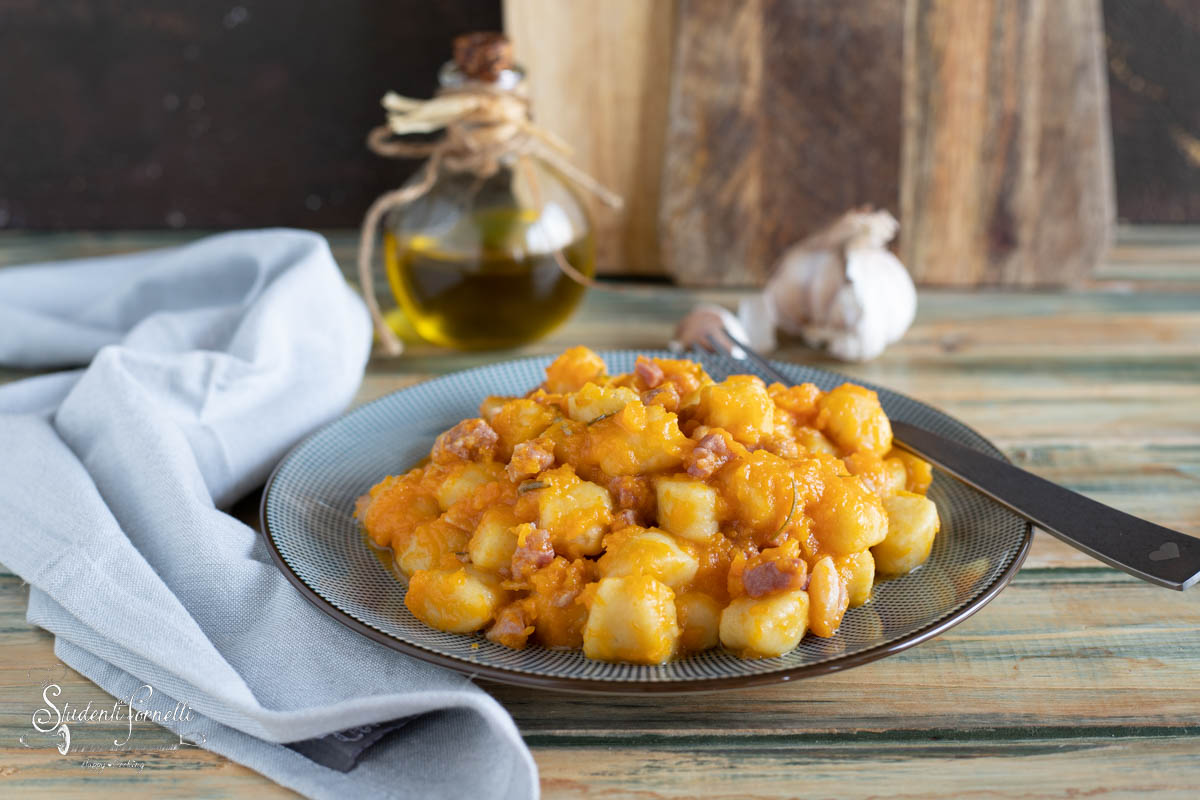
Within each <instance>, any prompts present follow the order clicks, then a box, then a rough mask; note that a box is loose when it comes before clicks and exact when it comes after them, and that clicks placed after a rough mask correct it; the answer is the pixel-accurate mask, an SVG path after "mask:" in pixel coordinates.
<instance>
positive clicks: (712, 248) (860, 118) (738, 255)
mask: <svg viewBox="0 0 1200 800" xmlns="http://www.w3.org/2000/svg"><path fill="white" fill-rule="evenodd" d="M903 18H904V4H903V3H902V2H897V0H849V1H848V2H840V3H824V2H796V1H795V0H792V1H791V2H789V1H788V0H748V1H747V2H739V3H730V2H727V0H679V2H678V12H677V16H676V25H675V53H674V61H673V68H672V84H671V93H670V103H669V116H668V120H667V134H666V150H665V154H664V158H663V177H662V196H661V201H660V205H659V241H660V247H661V253H662V258H663V262H664V264H665V266H666V267H667V270H668V271H669V272H670V273H671V274H672V275H673V276H674V277H675V278H676V279H677V280H678V281H679V282H680V283H684V284H689V285H717V284H723V285H744V284H748V283H758V282H761V281H762V280H763V279H764V278H765V276H766V274H767V271H768V269H769V267H770V266H771V265H772V264H773V263H774V261H775V259H776V258H778V256H779V254H780V253H782V252H783V250H784V249H786V248H787V247H788V245H790V244H792V243H793V242H795V241H797V240H799V239H801V238H803V237H804V236H805V235H806V234H808V233H810V232H812V231H813V230H815V229H817V228H819V227H820V226H821V225H822V224H823V223H825V222H828V221H829V220H830V219H832V218H833V217H835V216H837V215H839V214H841V213H842V212H843V211H845V210H846V209H848V208H850V207H852V206H855V205H859V204H864V203H872V204H875V205H877V206H879V207H882V208H888V209H891V210H892V211H893V213H895V212H896V210H897V209H896V205H897V200H898V197H899V181H900V130H901V127H900V102H901V96H902V90H901V72H902V70H901V67H902V63H903V62H902V57H901V45H902V42H903Z"/></svg>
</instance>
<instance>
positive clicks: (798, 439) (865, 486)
mask: <svg viewBox="0 0 1200 800" xmlns="http://www.w3.org/2000/svg"><path fill="white" fill-rule="evenodd" d="M774 366H775V367H776V368H777V369H778V370H779V372H780V373H782V374H783V375H785V376H786V377H787V378H788V379H789V384H787V385H784V384H780V383H773V384H768V383H766V382H764V381H762V380H761V379H759V378H758V377H756V376H753V375H748V374H745V369H746V367H745V365H743V364H739V363H736V362H732V361H727V360H723V359H722V358H720V357H718V356H705V357H704V359H703V361H702V362H699V361H691V360H688V359H684V358H678V357H676V356H673V355H671V354H668V353H664V352H644V353H643V352H633V351H616V352H605V353H595V352H592V351H591V350H589V349H587V348H585V347H575V348H571V349H569V350H567V351H566V352H564V353H562V354H560V355H558V356H557V357H553V358H534V359H523V360H518V361H509V362H504V363H498V364H493V365H489V366H484V367H479V368H476V369H472V370H465V371H462V372H457V373H454V374H450V375H446V376H443V377H440V378H437V379H434V380H431V381H428V382H426V383H423V384H420V385H418V386H414V387H411V388H408V389H404V390H401V391H398V392H395V393H393V394H391V395H388V396H386V397H383V398H381V399H379V400H376V401H374V402H373V403H370V404H367V405H365V406H362V407H360V408H357V409H355V410H354V411H352V412H350V413H349V414H347V415H345V416H344V417H342V418H340V419H338V420H336V421H334V422H333V423H331V424H329V425H327V426H326V427H324V428H322V429H321V430H319V431H317V432H316V433H314V434H313V435H312V436H310V437H309V438H308V439H306V440H305V441H303V442H302V443H301V444H299V445H298V446H297V447H296V448H295V449H293V450H292V452H291V453H289V454H288V455H287V456H286V457H285V458H284V459H283V460H282V461H281V462H280V464H279V466H278V467H277V468H276V470H275V472H274V474H273V475H272V477H271V479H270V480H269V481H268V484H267V488H266V490H265V491H264V493H263V501H262V509H261V513H262V523H263V531H264V536H265V537H266V540H267V543H268V546H269V549H270V551H271V553H272V556H273V558H274V559H275V561H276V563H277V564H278V566H279V567H280V569H281V570H282V571H283V573H284V574H285V575H286V576H287V577H288V579H289V580H290V581H291V582H292V583H293V584H294V585H295V586H296V588H297V589H298V590H299V591H300V592H301V593H302V594H303V595H304V596H305V597H306V598H307V599H308V600H310V601H311V602H313V603H314V604H315V605H317V607H319V608H320V609H322V610H323V611H325V612H326V613H328V614H330V615H331V616H333V617H334V618H335V619H338V620H339V621H340V622H342V623H344V624H345V625H347V626H349V627H350V628H352V629H354V630H356V631H358V632H359V633H362V634H363V635H366V636H368V637H370V638H372V639H374V640H376V641H378V642H381V643H383V644H386V645H388V646H390V647H392V648H394V649H396V650H397V651H399V652H401V653H404V654H406V655H409V656H413V657H416V658H420V659H423V660H426V661H430V662H433V663H436V664H439V665H442V666H445V667H449V668H452V669H456V670H459V671H462V672H465V673H468V674H471V675H478V676H483V677H487V678H491V679H495V680H500V681H505V682H509V683H517V684H525V685H534V686H539V687H544V688H553V689H558V690H564V691H584V692H617V693H640V692H691V691H711V690H716V689H724V688H735V687H741V686H747V685H754V684H761V683H770V682H776V681H786V680H793V679H797V678H801V677H808V676H812V675H818V674H822V673H826V672H830V671H834V670H839V669H845V668H848V667H852V666H856V665H859V664H863V663H866V662H868V661H872V660H875V659H877V658H881V657H884V656H887V655H891V654H894V653H898V652H900V651H902V650H904V649H906V648H908V647H912V646H914V645H916V644H919V643H920V642H922V641H925V640H927V639H929V638H931V637H933V636H936V635H937V634H939V633H941V632H942V631H944V630H946V629H947V628H949V627H951V626H953V625H955V624H956V623H958V622H960V621H962V620H963V619H965V618H966V617H968V616H969V615H971V614H972V613H974V612H975V611H977V610H978V609H979V608H981V607H982V606H983V605H985V604H986V603H987V602H988V601H989V600H990V599H991V598H992V597H994V596H995V595H996V594H997V593H998V592H999V591H1000V590H1001V589H1002V588H1003V587H1004V586H1005V585H1007V583H1008V582H1009V581H1010V580H1011V579H1012V577H1013V576H1014V575H1015V574H1016V572H1017V570H1018V569H1019V568H1020V565H1021V563H1022V562H1023V560H1024V558H1025V555H1026V553H1027V551H1028V549H1029V543H1030V540H1031V536H1032V531H1031V528H1030V526H1029V524H1028V523H1027V522H1025V521H1024V520H1023V519H1021V518H1019V517H1017V516H1016V515H1015V514H1013V513H1012V512H1010V511H1008V510H1007V509H1005V508H1003V507H1002V506H1000V505H998V504H996V503H995V502H993V501H991V500H990V499H988V498H987V497H985V496H983V495H981V494H979V493H977V492H975V491H973V490H971V489H969V488H967V487H966V486H964V485H962V484H959V483H958V482H956V481H954V480H952V479H949V478H948V477H946V476H943V475H939V474H937V473H935V472H934V471H933V470H931V469H930V466H929V465H928V464H927V463H925V462H923V461H921V460H920V459H918V458H916V457H914V456H911V455H909V454H907V453H905V452H903V451H901V450H898V449H894V448H893V447H892V435H891V428H890V420H891V419H903V420H906V421H909V422H913V423H915V424H918V425H921V426H923V427H925V428H928V429H930V430H933V431H936V432H938V433H941V434H943V435H945V436H948V437H950V438H952V439H955V440H957V441H959V442H962V443H963V444H966V445H969V446H971V447H974V448H977V449H979V450H981V451H983V452H985V453H989V454H992V455H999V451H998V450H997V449H996V448H995V447H994V446H993V445H992V444H991V443H989V442H988V441H987V440H986V439H984V438H983V437H982V436H980V435H979V434H978V433H976V432H975V431H973V430H971V429H970V428H968V427H967V426H965V425H963V424H962V423H960V422H958V421H957V420H955V419H953V418H952V417H949V416H948V415H946V414H944V413H942V412H940V411H937V410H936V409H934V408H931V407H930V406H927V405H924V404H922V403H920V402H918V401H915V400H912V399H910V398H907V397H905V396H903V395H900V394H897V393H894V392H890V391H887V390H886V389H883V388H880V387H875V386H870V385H865V384H862V385H860V384H858V383H855V382H852V381H850V380H849V379H847V378H845V377H843V376H840V375H837V374H836V373H832V372H827V371H823V370H818V369H812V368H809V367H804V366H799V365H795V364H786V363H775V364H774Z"/></svg>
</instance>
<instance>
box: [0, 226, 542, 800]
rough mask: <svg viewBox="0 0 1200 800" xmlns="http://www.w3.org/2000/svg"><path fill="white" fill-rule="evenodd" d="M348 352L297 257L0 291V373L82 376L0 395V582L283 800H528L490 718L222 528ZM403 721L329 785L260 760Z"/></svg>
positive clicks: (333, 388) (134, 271)
mask: <svg viewBox="0 0 1200 800" xmlns="http://www.w3.org/2000/svg"><path fill="white" fill-rule="evenodd" d="M369 346H370V326H369V324H368V320H367V316H366V314H365V312H364V310H363V307H362V303H361V301H360V300H359V299H358V298H357V297H356V296H354V294H353V293H352V292H351V290H350V289H349V288H348V287H347V286H346V285H345V283H344V281H343V280H342V277H341V275H340V273H339V272H338V269H337V266H336V265H335V263H334V261H333V258H332V257H331V255H330V253H329V248H328V247H327V245H326V243H325V241H324V240H323V239H322V238H321V237H319V236H317V235H315V234H311V233H304V232H299V231H284V230H278V231H258V232H246V233H234V234H226V235H222V236H216V237H212V238H209V239H205V240H202V241H200V242H198V243H196V244H193V245H189V246H187V247H182V248H177V249H171V250H163V251H157V252H150V253H143V254H139V255H134V256H118V257H110V258H99V259H88V260H86V261H78V262H67V263H60V264H46V265H40V266H32V267H15V268H10V269H3V270H0V364H7V365H16V366H24V367H38V368H51V367H58V368H61V367H66V366H75V365H79V364H88V366H87V367H86V368H84V369H74V370H69V371H64V372H58V373H52V374H49V375H43V376H39V377H34V378H29V379H26V380H23V381H19V382H16V383H13V384H9V385H7V386H4V387H0V562H3V563H4V564H5V565H7V566H8V567H9V568H10V569H11V570H12V571H14V572H15V573H17V574H18V575H20V576H21V577H22V578H23V579H24V580H25V581H27V582H28V583H29V584H30V587H31V588H30V597H29V620H30V621H31V622H33V623H34V624H36V625H39V626H40V627H42V628H45V629H46V630H48V631H51V632H52V633H54V634H55V637H56V641H55V652H56V654H57V655H58V656H59V658H61V659H62V660H63V661H64V662H66V663H67V664H69V665H70V666H71V667H73V668H75V669H76V670H78V671H80V672H81V673H83V674H84V675H86V676H88V677H89V678H91V679H92V680H94V681H95V682H96V683H97V684H99V685H100V686H101V687H103V688H104V689H105V690H106V691H108V692H110V693H111V694H112V695H114V696H115V697H120V698H124V697H127V696H129V695H130V694H132V693H134V692H135V691H136V690H137V688H138V687H139V686H141V685H143V684H146V685H149V686H151V687H153V694H152V695H151V697H150V700H149V702H148V703H147V704H146V707H148V708H150V709H161V710H162V713H166V712H167V711H169V710H170V709H171V708H172V707H173V706H174V705H175V704H176V702H177V701H182V702H186V703H188V704H189V705H190V707H191V708H193V709H195V712H193V719H192V720H190V721H187V722H168V723H167V727H170V728H171V729H172V730H176V731H179V732H181V733H183V734H184V735H185V736H186V737H187V738H188V739H190V740H192V741H197V742H203V746H204V747H207V748H208V749H210V750H213V751H215V752H218V753H221V754H223V755H225V756H228V757H229V758H231V759H233V760H234V761H237V762H239V763H242V764H245V765H246V766H249V767H251V768H252V769H255V770H257V771H259V772H261V773H263V774H264V775H267V776H268V777H270V778H271V779H273V780H275V781H277V782H279V783H280V784H283V785H284V786H288V787H290V788H292V789H295V790H297V791H299V792H302V793H304V794H306V795H310V796H313V797H330V798H334V797H337V798H343V797H349V796H381V797H385V796H386V797H419V798H434V797H446V798H462V797H503V798H527V797H533V796H536V794H537V769H536V767H535V766H534V763H533V759H532V757H531V755H530V753H529V751H528V749H527V748H526V747H525V745H524V743H523V742H522V740H521V738H520V735H519V734H518V732H517V729H516V727H515V725H514V724H513V722H512V719H511V718H510V717H509V716H508V714H507V713H506V712H505V711H504V709H503V708H502V707H501V706H500V705H499V704H498V703H497V702H496V701H495V700H494V699H492V698H491V697H490V696H488V695H487V694H486V693H484V692H483V691H481V690H480V689H478V688H477V687H475V686H474V685H473V684H472V683H470V681H468V680H466V679H465V678H463V677H461V676H459V675H457V674H455V673H453V672H449V671H446V670H442V669H439V668H437V667H433V666H430V665H427V664H425V663H423V662H420V661H416V660H414V659H410V658H407V657H404V656H402V655H399V654H397V653H395V652H393V651H391V650H388V649H387V648H384V647H382V646H381V645H378V644H375V643H374V642H371V641H368V640H366V639H365V638H363V637H361V636H358V635H357V634H355V633H353V632H351V631H349V630H347V629H346V628H344V627H343V626H341V625H339V624H338V623H337V622H335V621H333V620H332V619H329V618H328V617H326V616H325V615H324V614H322V613H321V612H319V611H318V610H316V609H315V608H313V607H312V606H311V605H309V603H307V602H306V601H305V600H303V599H302V598H301V597H300V596H299V594H298V593H297V592H296V591H295V589H293V588H292V587H291V586H290V585H289V584H288V583H287V581H286V580H285V579H284V578H283V577H282V576H281V575H280V574H279V572H278V570H277V569H276V568H275V566H274V565H273V564H272V563H271V560H270V557H269V556H268V555H267V553H266V551H265V548H264V546H263V544H262V542H261V540H260V538H259V536H258V535H257V534H256V533H255V532H254V531H253V530H252V529H250V528H248V527H247V526H246V525H244V524H242V523H241V522H239V521H237V520H236V519H234V518H233V517H231V516H229V515H228V514H226V513H224V512H223V511H222V510H221V509H222V508H225V507H227V506H228V505H229V504H230V503H232V502H233V501H234V500H235V499H237V498H238V497H240V496H241V495H243V494H245V493H246V492H247V491H248V490H250V489H252V488H253V487H254V486H256V485H258V484H260V483H261V482H262V481H263V480H264V478H265V477H266V475H267V473H268V471H269V470H270V468H271V466H272V465H273V464H274V463H275V462H276V461H277V460H278V459H279V458H280V457H281V456H282V455H283V454H284V453H285V452H286V450H287V449H288V448H289V447H290V446H291V445H292V444H294V443H295V442H296V441H297V439H299V438H300V437H301V436H303V435H304V434H305V433H307V432H308V431H309V430H311V429H312V428H313V427H315V426H317V425H319V424H320V423H323V422H325V421H327V420H329V419H331V418H332V417H334V416H335V415H337V414H338V413H339V412H340V411H341V410H342V409H343V408H344V407H345V406H346V404H347V403H348V402H349V401H350V399H351V398H352V397H353V395H354V392H355V390H356V388H357V386H358V383H359V381H360V379H361V377H362V370H363V366H364V363H365V361H366V358H367V355H368V350H369ZM406 717H417V718H415V719H411V720H410V721H409V722H408V723H407V724H405V725H403V726H399V729H398V730H396V731H395V732H393V733H390V734H389V735H388V736H386V737H384V738H383V739H382V740H381V741H380V742H379V743H377V744H375V745H374V746H373V747H371V748H370V749H369V750H367V751H366V753H365V754H364V755H363V756H362V758H361V760H360V761H359V763H358V764H357V766H355V767H354V768H353V769H352V770H350V771H348V772H341V771H338V770H337V769H331V768H329V767H326V766H322V765H321V764H319V763H317V762H315V761H313V760H312V759H310V758H307V757H305V756H304V755H302V754H301V753H300V752H297V751H296V750H294V749H291V748H289V747H287V746H284V745H283V744H280V743H281V742H295V741H298V740H304V739H310V738H313V737H321V736H325V735H326V734H330V733H331V732H334V731H342V730H345V729H348V728H354V727H357V726H366V725H370V724H372V723H379V722H386V721H390V720H397V719H400V718H406ZM77 735H78V734H77ZM301 749H303V748H301Z"/></svg>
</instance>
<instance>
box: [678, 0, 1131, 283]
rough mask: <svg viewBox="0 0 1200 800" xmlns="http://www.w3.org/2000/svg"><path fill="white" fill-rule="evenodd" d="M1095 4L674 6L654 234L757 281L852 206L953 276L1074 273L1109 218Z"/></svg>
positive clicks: (977, 1)
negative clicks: (873, 214)
mask: <svg viewBox="0 0 1200 800" xmlns="http://www.w3.org/2000/svg"><path fill="white" fill-rule="evenodd" d="M1100 21H1101V13H1100V6H1099V0H969V1H966V0H907V2H899V1H898V0H845V1H844V2H840V3H837V4H834V3H818V2H801V1H800V0H791V1H789V0H748V2H742V3H728V2H723V1H722V0H679V8H678V14H677V19H676V25H675V48H674V51H675V52H674V59H673V66H672V84H671V90H670V102H669V116H668V120H667V134H666V151H665V154H664V158H663V179H662V194H661V200H660V204H659V241H660V248H661V253H662V259H663V262H664V265H665V266H666V268H667V270H668V271H669V272H670V273H671V274H672V275H673V276H674V277H675V278H676V279H677V280H678V281H679V282H680V283H684V284H689V285H742V284H749V283H759V282H761V281H762V280H763V279H764V277H765V276H766V275H767V273H768V271H769V269H770V267H771V266H772V265H773V264H774V262H775V260H776V259H777V258H778V257H779V255H780V254H781V253H782V252H783V251H784V250H785V249H786V248H787V247H788V246H789V245H790V244H792V243H794V242H796V241H798V240H800V239H802V238H803V237H804V236H805V235H807V234H808V233H810V232H812V231H813V230H815V229H817V228H819V227H820V226H821V225H822V224H823V223H825V222H827V221H828V220H829V219H831V218H832V217H834V216H836V215H838V214H840V213H842V212H843V211H845V210H846V209H848V208H850V207H852V206H856V205H860V204H868V203H869V204H873V205H875V206H877V207H882V208H886V209H889V210H891V211H892V212H893V213H896V214H897V216H898V217H899V218H900V222H901V227H900V242H899V249H900V253H901V258H902V260H904V262H905V264H906V265H907V266H908V267H909V270H910V271H911V272H912V273H913V275H914V277H915V278H917V279H918V281H921V282H924V283H930V284H943V285H980V284H993V285H1049V284H1058V285H1061V284H1069V283H1073V282H1076V281H1078V280H1080V279H1082V278H1084V277H1086V276H1087V274H1088V273H1089V272H1090V271H1091V268H1092V267H1093V266H1094V265H1095V263H1096V262H1097V261H1098V260H1099V258H1100V257H1101V256H1102V254H1103V253H1104V251H1105V248H1106V246H1107V243H1108V240H1109V233H1110V231H1111V228H1112V221H1113V217H1114V201H1113V179H1112V159H1111V147H1110V142H1109V128H1108V125H1109V123H1108V104H1107V85H1106V81H1105V76H1104V55H1103V53H1104V50H1103V30H1102V28H1101V24H1100Z"/></svg>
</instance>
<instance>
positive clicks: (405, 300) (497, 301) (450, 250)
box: [383, 157, 595, 349]
mask: <svg viewBox="0 0 1200 800" xmlns="http://www.w3.org/2000/svg"><path fill="white" fill-rule="evenodd" d="M420 174H421V173H420V172H418V174H417V176H416V177H414V180H418V179H419V176H420ZM383 227H384V242H383V250H384V266H385V269H386V272H387V278H388V286H389V287H390V289H391V292H392V294H393V296H394V297H395V300H396V303H397V306H398V307H399V309H400V310H401V311H402V312H403V315H404V317H405V319H406V321H407V322H408V324H410V325H411V326H412V327H413V328H414V329H415V330H416V332H417V333H418V334H419V335H420V336H421V338H423V339H425V340H427V341H430V342H432V343H434V344H439V345H444V346H448V347H456V348H460V349H491V348H500V347H512V346H515V345H518V344H521V343H523V342H528V341H531V340H533V339H536V338H539V337H541V336H543V335H545V334H546V333H548V332H550V331H551V330H553V329H554V328H556V327H557V326H558V325H560V324H561V323H562V322H564V321H565V320H566V319H567V317H569V316H570V314H571V312H572V311H573V310H574V309H575V307H576V306H577V305H578V304H579V301H580V299H581V298H582V295H583V290H584V287H583V285H581V284H580V283H578V282H577V281H575V280H573V279H572V278H571V277H570V276H569V275H568V274H567V272H566V271H564V269H563V267H562V265H561V264H560V263H559V260H560V259H562V260H565V261H566V262H567V264H569V265H570V266H571V267H573V268H574V269H575V270H577V271H578V272H580V273H582V274H583V275H586V276H588V277H591V276H592V275H594V274H595V243H594V241H593V237H592V229H591V224H590V220H589V219H588V216H587V212H586V211H585V209H584V206H583V204H582V203H581V202H580V199H579V198H578V196H577V195H576V194H575V192H574V190H573V189H572V188H571V187H570V185H569V184H568V183H567V182H566V181H565V180H563V179H562V178H561V177H560V176H559V175H558V174H557V173H556V172H555V171H554V170H553V169H551V168H549V167H548V166H546V165H545V164H542V163H541V162H540V161H538V160H537V159H535V158H529V157H526V158H514V159H511V160H510V161H509V163H505V164H502V165H501V166H500V168H499V169H498V170H497V171H496V172H495V173H494V174H492V175H490V176H488V177H480V176H478V175H475V174H473V173H471V172H457V173H456V172H453V171H450V170H446V169H443V170H442V171H441V172H440V173H439V174H438V175H437V177H436V180H435V181H434V183H433V186H432V187H431V188H430V189H429V191H427V192H426V193H425V194H424V195H422V196H421V197H419V198H418V199H416V200H415V201H414V202H412V203H410V204H408V205H406V206H403V207H401V208H399V209H396V210H395V211H394V212H392V213H391V214H390V215H389V216H388V217H387V218H386V219H385V220H384V226H383Z"/></svg>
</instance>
